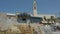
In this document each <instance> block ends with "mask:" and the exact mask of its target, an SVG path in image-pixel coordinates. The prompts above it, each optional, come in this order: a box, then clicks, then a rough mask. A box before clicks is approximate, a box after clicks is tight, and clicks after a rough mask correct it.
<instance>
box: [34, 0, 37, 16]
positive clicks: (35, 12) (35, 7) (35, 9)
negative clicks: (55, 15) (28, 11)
mask: <svg viewBox="0 0 60 34" xmlns="http://www.w3.org/2000/svg"><path fill="white" fill-rule="evenodd" d="M33 15H34V16H36V15H37V3H36V0H34V3H33Z"/></svg>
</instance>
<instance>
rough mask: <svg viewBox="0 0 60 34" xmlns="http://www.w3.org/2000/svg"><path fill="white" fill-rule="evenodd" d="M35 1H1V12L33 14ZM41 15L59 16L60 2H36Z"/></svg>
mask: <svg viewBox="0 0 60 34" xmlns="http://www.w3.org/2000/svg"><path fill="white" fill-rule="evenodd" d="M33 1H34V0H0V12H7V13H15V12H16V11H18V12H29V13H32V11H33V10H32V6H33ZM36 1H37V11H38V13H39V14H58V13H59V12H60V0H36Z"/></svg>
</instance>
